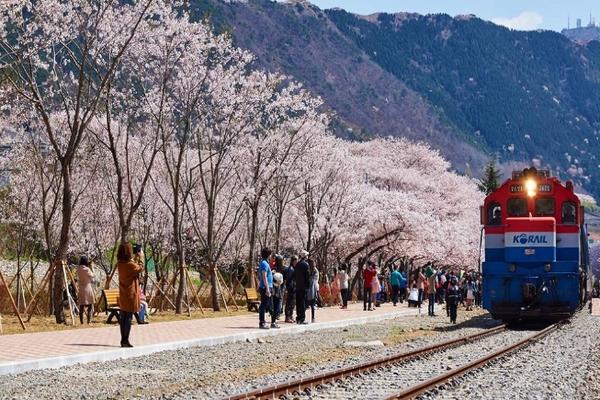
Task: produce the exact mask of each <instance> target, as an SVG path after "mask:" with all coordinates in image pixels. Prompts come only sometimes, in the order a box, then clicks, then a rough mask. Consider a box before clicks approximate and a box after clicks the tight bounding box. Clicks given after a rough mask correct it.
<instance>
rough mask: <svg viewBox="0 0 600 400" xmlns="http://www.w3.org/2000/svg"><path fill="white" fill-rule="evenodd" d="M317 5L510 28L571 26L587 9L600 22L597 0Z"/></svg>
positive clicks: (323, 0)
mask: <svg viewBox="0 0 600 400" xmlns="http://www.w3.org/2000/svg"><path fill="white" fill-rule="evenodd" d="M310 1H311V3H313V4H315V5H317V6H318V7H319V8H333V7H339V8H343V9H345V10H347V11H349V12H352V13H356V14H362V15H365V14H372V13H375V12H380V11H383V12H388V13H391V12H403V11H408V12H417V13H419V14H429V13H446V14H450V15H452V16H455V15H459V14H475V15H477V16H478V17H480V18H482V19H486V20H490V21H493V22H495V23H497V24H499V25H504V26H507V27H509V28H512V29H519V30H534V29H550V30H555V31H560V30H562V29H563V28H566V27H567V24H568V19H569V17H570V20H571V28H573V27H575V24H576V19H577V18H581V20H582V25H583V26H585V25H587V24H588V23H589V21H590V12H591V13H592V16H596V19H597V24H598V25H600V0H572V1H569V0H310Z"/></svg>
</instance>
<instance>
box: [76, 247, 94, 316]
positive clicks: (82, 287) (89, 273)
mask: <svg viewBox="0 0 600 400" xmlns="http://www.w3.org/2000/svg"><path fill="white" fill-rule="evenodd" d="M93 279H94V271H93V270H92V266H91V264H90V263H89V262H88V258H87V257H86V256H82V257H81V258H80V259H79V266H78V267H77V282H78V286H79V290H78V292H79V296H78V306H79V322H80V323H81V325H83V313H84V311H83V310H84V308H85V314H86V319H87V323H88V325H89V324H90V321H91V320H92V315H93V314H94V302H95V299H94V288H93V287H92V281H93Z"/></svg>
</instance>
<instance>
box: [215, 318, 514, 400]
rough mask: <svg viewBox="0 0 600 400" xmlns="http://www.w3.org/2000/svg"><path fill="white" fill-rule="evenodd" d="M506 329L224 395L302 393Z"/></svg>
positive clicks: (248, 396) (502, 327) (253, 396)
mask: <svg viewBox="0 0 600 400" xmlns="http://www.w3.org/2000/svg"><path fill="white" fill-rule="evenodd" d="M506 329H507V327H506V325H500V326H497V327H494V328H490V329H487V330H485V331H484V332H480V333H476V334H473V335H469V336H465V337H462V338H458V339H452V340H448V341H445V342H441V343H437V344H434V345H431V346H427V347H423V348H421V349H416V350H412V351H409V352H405V353H400V354H394V355H392V356H388V357H383V358H379V359H376V360H372V361H367V362H363V363H360V364H356V365H352V366H350V367H346V368H343V369H338V370H335V371H330V372H325V373H322V374H317V375H313V376H309V377H305V378H301V379H295V380H291V381H288V382H284V383H281V384H278V385H273V386H267V387H263V388H259V389H256V390H253V391H249V392H246V393H240V394H236V395H233V396H230V397H226V398H225V399H227V400H243V399H256V400H259V399H279V398H285V397H284V396H287V395H292V396H293V395H299V394H301V393H308V392H310V391H311V390H312V389H314V388H320V387H322V386H323V385H324V384H327V383H331V382H336V381H340V380H342V379H346V378H348V377H352V376H357V375H360V374H363V373H365V372H367V373H368V372H369V371H373V370H376V369H379V368H383V367H385V366H387V365H390V364H395V363H400V362H405V361H410V360H414V359H416V358H420V357H423V356H426V355H429V354H433V353H437V352H440V351H443V350H446V349H449V348H452V347H456V346H460V345H462V344H465V343H470V342H474V341H476V340H479V339H482V338H485V337H489V336H492V335H496V334H498V333H501V332H504V331H505V330H506Z"/></svg>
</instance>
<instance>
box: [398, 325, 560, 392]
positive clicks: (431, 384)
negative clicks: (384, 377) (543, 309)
mask: <svg viewBox="0 0 600 400" xmlns="http://www.w3.org/2000/svg"><path fill="white" fill-rule="evenodd" d="M559 324H560V323H556V324H553V325H550V326H549V327H547V328H544V329H542V330H541V331H539V332H537V333H535V334H533V335H530V336H528V337H526V338H525V339H522V340H520V341H518V342H516V343H513V344H511V345H508V346H505V347H503V348H502V349H500V350H497V351H495V352H493V353H490V354H487V355H485V356H483V357H481V358H478V359H476V360H474V361H472V362H470V363H468V364H465V365H462V366H460V367H457V368H454V369H452V370H450V371H448V372H447V373H445V374H441V375H438V376H436V377H434V378H431V379H429V380H427V381H424V382H421V383H419V384H416V385H413V386H411V387H409V388H408V389H405V390H402V391H401V392H399V393H397V394H394V395H392V396H388V397H387V400H394V399H398V400H404V399H413V398H415V397H417V396H419V395H421V394H424V393H426V392H429V391H431V390H432V389H435V388H436V387H438V386H440V385H442V384H444V383H446V382H449V381H452V380H453V379H455V378H457V377H459V376H461V375H464V374H465V373H467V372H469V371H472V370H474V369H477V368H479V367H482V366H484V365H485V364H487V363H489V362H491V361H494V360H496V359H498V358H501V357H504V356H506V355H508V354H510V353H512V352H513V351H516V350H518V349H520V348H522V347H525V346H527V345H529V344H530V343H533V342H534V341H536V340H539V339H541V338H542V337H544V336H546V335H547V334H548V333H550V332H553V331H555V330H556V329H557V328H558V326H559Z"/></svg>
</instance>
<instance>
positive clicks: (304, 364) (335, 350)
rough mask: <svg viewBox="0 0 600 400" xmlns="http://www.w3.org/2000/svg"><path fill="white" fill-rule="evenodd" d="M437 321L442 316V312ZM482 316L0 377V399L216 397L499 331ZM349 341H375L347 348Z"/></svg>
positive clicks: (413, 320)
mask: <svg viewBox="0 0 600 400" xmlns="http://www.w3.org/2000/svg"><path fill="white" fill-rule="evenodd" d="M440 313H441V314H445V312H444V311H443V310H440ZM482 314H483V313H482V312H481V311H474V312H464V311H462V312H460V313H459V324H458V325H451V324H450V323H449V322H448V318H447V317H446V316H445V315H443V316H441V315H440V316H438V317H428V316H421V317H418V316H415V317H401V318H397V319H393V320H389V321H384V322H381V323H375V324H368V325H355V326H350V327H347V328H338V329H329V330H321V331H313V332H306V333H303V334H296V335H290V334H286V335H279V336H276V337H271V338H268V339H264V340H261V341H260V342H256V341H255V342H250V343H248V342H244V343H232V344H226V345H220V346H213V347H196V348H191V349H185V350H177V351H166V352H161V353H156V354H152V355H150V356H144V357H138V358H131V359H126V360H117V361H110V362H105V363H90V364H80V365H75V366H71V367H65V368H60V369H55V370H41V371H31V372H27V373H25V374H17V375H6V376H0V399H35V400H39V399H91V398H111V399H126V398H144V399H154V398H161V399H165V398H169V399H179V398H181V399H207V398H220V397H223V396H225V395H230V394H234V393H238V392H241V391H244V390H249V389H251V388H256V387H259V386H263V385H267V384H275V383H278V382H283V381H286V380H288V379H293V378H297V377H300V376H305V375H307V374H311V373H316V372H320V371H323V370H329V369H335V368H339V367H341V366H347V365H351V364H353V363H357V362H362V361H364V360H365V358H369V359H371V358H377V357H381V356H384V355H390V354H392V353H396V352H398V351H403V350H409V349H414V348H418V347H422V346H425V345H427V344H431V343H434V342H438V341H441V340H447V339H451V338H456V337H459V336H462V335H466V334H471V333H475V332H479V331H481V330H482V329H487V328H489V327H491V326H494V325H496V324H498V322H497V321H494V320H492V319H491V318H489V316H487V315H482ZM350 341H359V342H361V341H362V342H367V341H381V342H382V344H383V345H379V346H375V347H347V346H344V343H346V342H350Z"/></svg>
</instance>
